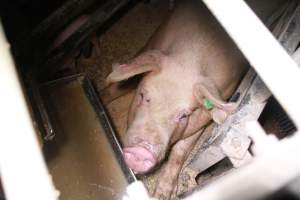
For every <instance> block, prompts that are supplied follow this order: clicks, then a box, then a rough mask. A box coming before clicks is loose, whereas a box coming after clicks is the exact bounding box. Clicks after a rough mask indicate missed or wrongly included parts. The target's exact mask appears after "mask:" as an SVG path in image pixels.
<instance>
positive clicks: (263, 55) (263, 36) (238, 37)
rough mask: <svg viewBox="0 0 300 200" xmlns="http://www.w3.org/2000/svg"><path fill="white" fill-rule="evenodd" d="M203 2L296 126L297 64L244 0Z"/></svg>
mask: <svg viewBox="0 0 300 200" xmlns="http://www.w3.org/2000/svg"><path fill="white" fill-rule="evenodd" d="M203 1H204V3H205V4H206V5H207V7H208V8H209V9H210V10H211V12H212V13H213V14H214V15H215V17H216V18H217V19H218V21H219V22H220V23H221V24H222V26H223V27H224V28H225V30H226V31H227V33H228V34H229V35H230V36H231V37H232V39H233V40H234V41H235V43H236V44H237V45H238V47H239V48H240V50H241V51H242V52H243V54H244V55H245V57H246V58H247V59H248V61H249V62H250V64H251V65H252V66H253V67H254V68H255V70H256V71H257V72H258V74H259V75H260V77H261V78H262V80H263V81H264V82H265V83H266V85H267V86H268V87H269V89H270V90H271V91H272V93H273V94H274V96H275V97H276V98H277V100H278V101H279V102H280V104H281V105H282V106H283V107H284V109H285V110H286V111H287V112H288V114H289V115H290V117H291V118H292V120H293V121H294V122H295V123H296V126H297V127H299V125H300V111H299V102H300V94H299V92H297V91H298V89H299V86H300V70H299V68H298V67H297V65H296V63H295V62H294V61H293V60H292V59H291V57H290V56H289V55H288V54H287V52H286V51H285V50H284V49H283V48H282V47H281V45H280V44H279V43H278V41H277V40H276V39H275V38H274V37H273V35H272V34H271V33H270V32H269V30H268V29H267V28H266V27H265V26H264V25H263V23H262V22H261V21H260V20H259V19H258V17H257V16H256V15H255V14H254V12H253V11H252V10H251V9H250V8H249V7H248V6H247V4H246V3H245V2H244V1H242V0H230V1H224V0H203Z"/></svg>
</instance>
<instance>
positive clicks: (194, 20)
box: [107, 0, 249, 199]
mask: <svg viewBox="0 0 300 200" xmlns="http://www.w3.org/2000/svg"><path fill="white" fill-rule="evenodd" d="M248 66H249V65H248V63H247V61H246V60H245V58H244V56H243V55H242V54H241V53H240V51H239V50H238V48H237V47H236V45H235V44H234V43H233V41H232V40H231V39H230V37H229V36H228V35H227V34H226V32H225V31H224V30H223V28H222V27H221V25H220V24H219V23H218V21H217V20H216V19H215V18H214V17H213V16H212V14H211V13H210V12H209V10H208V9H207V8H206V7H205V5H204V4H203V3H201V1H199V0H187V1H181V2H177V3H176V7H175V8H174V10H173V11H172V13H171V14H170V15H169V16H168V18H167V20H166V21H165V22H164V23H163V24H162V25H161V26H160V27H159V28H158V30H157V31H156V32H155V33H154V35H153V36H152V37H151V38H150V40H149V41H148V43H147V45H146V46H145V48H144V49H143V50H142V53H140V54H138V55H137V56H136V57H134V58H133V59H131V60H130V61H128V62H127V63H125V64H113V71H112V72H111V73H110V74H109V75H108V77H107V82H108V83H109V84H110V83H116V82H119V81H124V80H126V79H129V78H131V77H133V76H136V75H140V74H142V75H143V78H142V80H141V82H140V83H139V85H138V87H137V90H136V94H135V97H134V99H133V101H132V104H131V106H130V109H129V112H128V128H127V131H126V133H125V136H124V138H123V140H122V142H123V157H124V160H125V162H126V164H127V165H128V167H129V168H131V169H132V170H133V171H134V172H135V173H136V174H144V173H148V172H150V171H152V170H153V169H155V168H156V166H159V164H160V163H161V162H163V161H164V160H166V163H165V165H164V166H163V168H162V170H161V171H160V175H159V179H158V181H157V183H156V189H155V191H154V194H153V195H154V197H157V198H160V199H170V198H171V195H172V194H173V195H174V194H176V180H177V178H178V174H179V172H180V170H181V167H182V165H183V162H184V160H185V159H186V158H187V155H188V154H189V152H190V151H191V149H192V148H193V145H194V144H195V142H196V141H197V139H198V138H199V136H200V135H201V133H202V132H201V130H203V129H204V128H205V126H206V125H207V124H209V123H210V122H211V121H214V122H216V123H219V124H220V123H223V122H224V120H225V119H226V118H227V116H228V115H230V114H231V113H233V112H234V111H235V110H236V108H237V105H236V103H233V102H226V100H227V99H228V98H229V97H230V96H231V95H232V93H233V91H234V90H235V88H236V87H237V85H238V83H239V81H240V80H241V78H242V77H243V75H244V74H245V73H246V71H247V69H248ZM166 155H168V156H166Z"/></svg>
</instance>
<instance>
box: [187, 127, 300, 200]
mask: <svg viewBox="0 0 300 200" xmlns="http://www.w3.org/2000/svg"><path fill="white" fill-rule="evenodd" d="M252 131H257V129H255V128H254V129H252ZM296 134H299V133H296ZM295 137H297V139H296V138H289V139H284V140H282V141H281V142H276V141H274V140H273V139H274V138H270V140H265V142H264V146H265V149H264V150H265V151H264V152H260V155H259V156H258V157H256V158H255V160H254V161H253V162H252V163H251V164H249V165H247V166H245V167H243V168H240V169H239V170H237V171H235V172H232V173H231V174H228V175H227V176H224V177H222V178H220V179H219V180H218V181H216V182H214V183H212V184H211V185H208V186H206V187H204V188H203V189H202V190H200V191H196V192H195V193H194V194H193V195H191V196H189V197H188V198H186V200H193V199H214V200H232V199H243V200H248V199H249V200H252V199H260V198H261V197H263V196H265V195H267V194H270V193H271V192H274V191H276V190H277V189H279V188H281V187H282V186H284V185H285V184H287V183H289V181H291V180H293V179H294V178H295V177H296V176H297V175H299V173H300V161H299V159H298V157H299V136H295Z"/></svg>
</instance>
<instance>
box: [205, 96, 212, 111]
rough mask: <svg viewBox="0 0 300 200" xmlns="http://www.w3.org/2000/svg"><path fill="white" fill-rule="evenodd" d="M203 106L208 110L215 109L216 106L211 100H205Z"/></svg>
mask: <svg viewBox="0 0 300 200" xmlns="http://www.w3.org/2000/svg"><path fill="white" fill-rule="evenodd" d="M203 106H204V108H205V109H206V110H211V109H213V108H214V104H213V103H212V102H211V101H210V100H209V99H206V98H205V99H204V102H203Z"/></svg>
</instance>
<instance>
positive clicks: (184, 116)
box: [179, 113, 188, 120]
mask: <svg viewBox="0 0 300 200" xmlns="http://www.w3.org/2000/svg"><path fill="white" fill-rule="evenodd" d="M187 117H188V115H187V114H186V113H184V114H182V115H181V116H180V117H179V120H183V119H185V118H187Z"/></svg>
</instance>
